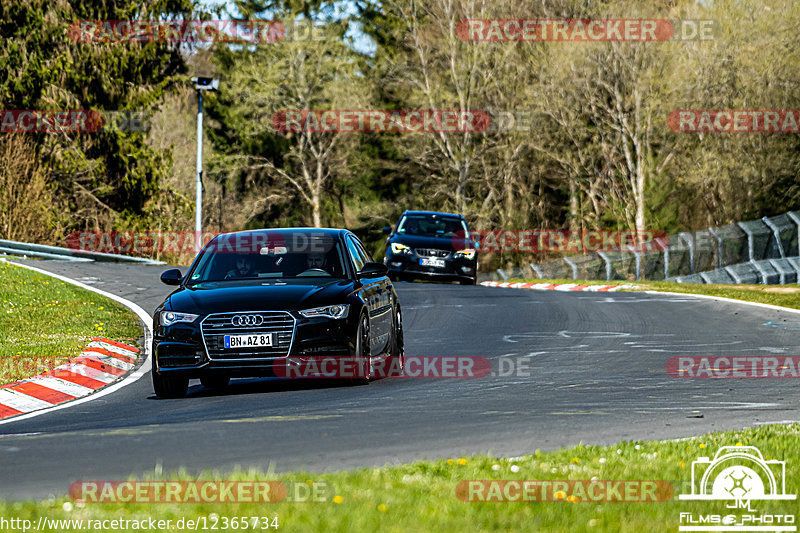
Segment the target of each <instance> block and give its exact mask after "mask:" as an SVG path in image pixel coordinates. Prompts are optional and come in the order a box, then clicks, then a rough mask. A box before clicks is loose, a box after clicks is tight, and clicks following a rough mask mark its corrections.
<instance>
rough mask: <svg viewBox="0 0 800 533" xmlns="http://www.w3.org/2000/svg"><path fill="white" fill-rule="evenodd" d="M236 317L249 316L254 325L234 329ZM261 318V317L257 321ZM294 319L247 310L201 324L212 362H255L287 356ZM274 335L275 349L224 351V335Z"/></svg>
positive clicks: (210, 317)
mask: <svg viewBox="0 0 800 533" xmlns="http://www.w3.org/2000/svg"><path fill="white" fill-rule="evenodd" d="M234 317H246V318H245V320H244V322H247V321H248V319H249V321H250V322H251V323H252V324H256V323H257V324H258V325H238V326H234V325H233V323H232V320H233V318H234ZM257 317H260V318H257ZM295 323H296V320H295V318H294V317H293V316H292V315H291V314H289V313H288V312H286V311H248V312H241V313H215V314H211V315H208V316H207V317H206V318H205V319H203V321H202V322H201V323H200V331H201V333H202V334H203V343H204V344H205V347H206V352H207V353H208V358H209V359H211V360H212V361H242V360H244V361H252V360H268V359H275V358H278V357H286V356H287V355H289V350H290V349H291V347H292V340H293V338H294V331H295ZM264 333H272V334H273V343H274V345H273V346H257V347H255V346H253V347H240V348H232V349H231V348H228V349H226V348H225V335H259V334H264Z"/></svg>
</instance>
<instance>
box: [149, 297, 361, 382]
mask: <svg viewBox="0 0 800 533" xmlns="http://www.w3.org/2000/svg"><path fill="white" fill-rule="evenodd" d="M352 311H353V310H352V309H351V313H350V314H349V315H348V317H346V318H343V319H338V320H336V319H329V318H304V317H302V316H300V315H299V314H297V313H295V312H291V313H290V314H291V315H292V318H293V319H294V324H293V327H292V330H291V334H290V336H288V338H287V336H286V335H284V334H280V335H283V336H281V337H280V341H279V343H278V344H279V345H281V344H286V345H287V349H285V350H280V352H279V353H276V351H273V353H243V352H242V351H241V350H238V349H229V350H226V351H221V350H220V346H219V344H215V342H216V341H215V339H214V338H213V337H221V336H222V335H223V334H225V333H228V331H210V330H209V329H207V328H205V327H203V329H202V330H201V326H203V325H204V324H205V323H206V320H207V318H208V317H201V318H199V319H198V320H197V321H196V323H192V324H176V325H173V326H169V327H163V326H158V327H156V330H155V335H154V338H153V370H154V371H156V372H159V373H160V374H169V375H172V376H184V377H188V378H191V379H194V378H202V377H204V376H209V375H215V376H217V375H227V376H232V377H234V376H238V377H246V376H272V375H274V372H273V368H274V367H275V366H277V365H282V364H284V363H285V361H286V359H287V358H289V357H295V356H310V355H314V356H321V355H325V356H352V355H353V354H354V353H355V332H356V329H357V327H358V322H357V319H358V313H355V315H356V316H355V318H354V317H353V312H352ZM239 333H244V332H239ZM215 348H216V349H215ZM222 350H224V348H222Z"/></svg>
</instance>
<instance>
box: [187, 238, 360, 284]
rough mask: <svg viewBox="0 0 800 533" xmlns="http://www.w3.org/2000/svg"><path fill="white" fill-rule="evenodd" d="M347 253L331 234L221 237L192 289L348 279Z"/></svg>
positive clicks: (207, 252)
mask: <svg viewBox="0 0 800 533" xmlns="http://www.w3.org/2000/svg"><path fill="white" fill-rule="evenodd" d="M344 257H345V256H344V251H343V249H342V246H341V245H340V243H339V241H338V240H337V239H336V238H335V237H332V236H330V235H327V234H314V233H282V234H274V233H269V234H268V233H266V232H262V233H258V232H252V233H246V234H229V235H220V236H218V237H216V238H214V240H212V241H211V242H209V243H208V245H207V246H206V247H205V248H204V249H203V251H202V252H201V255H200V257H199V259H198V260H197V262H196V264H195V266H194V268H193V269H192V270H191V271H190V272H189V274H188V279H189V281H188V283H187V284H188V285H196V284H198V283H204V282H212V281H213V282H219V281H239V280H254V279H287V278H313V277H319V278H344V277H346V272H347V271H346V270H345V268H344V265H345V261H344Z"/></svg>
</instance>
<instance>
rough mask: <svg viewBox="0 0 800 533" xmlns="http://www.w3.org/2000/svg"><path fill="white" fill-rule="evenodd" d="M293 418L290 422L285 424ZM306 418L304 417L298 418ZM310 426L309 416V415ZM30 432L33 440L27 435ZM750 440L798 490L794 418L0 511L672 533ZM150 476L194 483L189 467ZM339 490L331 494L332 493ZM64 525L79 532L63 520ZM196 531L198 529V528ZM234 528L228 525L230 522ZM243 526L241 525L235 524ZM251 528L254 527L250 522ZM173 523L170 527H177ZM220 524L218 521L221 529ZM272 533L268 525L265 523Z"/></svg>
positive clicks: (307, 527) (709, 509)
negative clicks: (646, 495) (498, 496)
mask: <svg viewBox="0 0 800 533" xmlns="http://www.w3.org/2000/svg"><path fill="white" fill-rule="evenodd" d="M287 423H290V422H287ZM304 423H309V422H304ZM311 423H312V424H313V422H311ZM30 438H36V437H30ZM737 444H741V445H744V446H756V447H758V448H759V449H760V450H761V452H762V453H763V454H764V456H765V459H767V460H769V459H779V460H786V461H787V463H788V464H787V468H786V474H787V478H786V492H787V494H797V493H798V486H800V476H798V475H797V468H796V465H797V463H798V460H800V425H798V424H794V425H786V426H763V427H759V428H755V429H747V430H743V431H735V432H726V433H714V434H710V435H705V436H702V437H698V438H692V439H685V440H679V441H670V442H625V443H622V444H618V445H614V446H603V447H600V446H577V447H573V448H569V449H564V450H559V451H556V452H549V453H531V454H529V455H525V456H522V457H517V458H513V459H498V458H493V457H487V456H483V457H465V458H460V457H453V458H451V459H447V460H440V461H423V462H416V463H412V464H409V465H401V466H388V467H384V468H369V469H360V470H354V471H346V472H335V473H327V474H320V475H318V474H307V473H292V474H278V475H276V474H271V475H268V474H264V473H256V472H252V471H250V472H238V473H236V474H234V475H225V476H222V475H219V474H217V473H214V472H206V473H204V474H202V475H201V476H199V479H200V480H219V479H226V480H234V479H235V480H259V481H265V480H278V481H282V482H284V484H285V485H287V486H290V483H291V482H299V483H308V482H311V481H310V480H313V482H315V483H318V484H320V485H321V484H325V486H327V487H328V488H329V491H328V498H327V501H326V502H323V503H287V502H281V503H268V504H263V503H259V504H253V503H248V504H244V503H240V504H230V503H226V504H195V503H181V504H172V503H170V504H166V503H162V504H149V503H124V504H81V503H77V502H73V501H71V500H69V499H68V498H65V497H61V498H57V499H50V500H48V501H44V502H38V503H37V502H25V503H16V504H9V503H0V516H3V517H17V518H23V519H28V520H31V521H32V523H34V524H36V523H37V521H38V520H39V517H40V516H46V517H47V518H49V519H73V520H84V522H85V521H87V520H97V519H111V518H123V519H144V518H148V517H153V518H155V519H163V520H167V519H171V520H172V521H173V524H175V523H176V522H177V520H178V519H180V518H185V519H201V520H202V519H203V517H206V520H207V521H208V522H207V524H208V525H209V526H210V524H211V522H210V520H214V519H215V518H214V517H213V516H211V515H212V514H215V515H216V517H217V518H216V519H217V520H222V519H223V518H224V517H227V518H232V517H234V516H236V517H264V516H266V517H270V518H272V517H274V516H277V517H278V523H279V525H280V531H292V532H295V531H341V532H347V533H350V532H361V531H381V532H402V533H406V532H409V531H414V532H419V531H437V532H458V533H460V532H463V531H559V532H561V531H593V532H594V531H609V532H611V531H635V532H641V531H677V529H678V526H679V520H680V518H679V516H680V513H681V512H695V513H709V514H713V513H722V514H736V511H733V510H730V509H726V508H725V507H724V503H722V502H688V501H680V500H678V494H683V493H687V492H689V490H690V489H689V482H690V480H691V468H692V466H691V464H692V461H694V460H695V459H696V458H697V457H698V456H710V457H713V456H714V454H715V453H716V451H717V449H718V448H719V447H721V446H735V445H737ZM592 478H596V479H598V480H667V481H669V482H670V483H671V484H672V486H673V487H674V494H673V495H672V498H671V499H669V500H668V501H666V502H655V503H654V502H642V503H619V502H617V503H613V502H597V501H588V498H587V499H586V500H583V501H576V499H575V498H574V497H571V496H572V495H571V494H569V493H567V494H563V495H561V496H563V499H560V500H558V501H553V502H546V503H545V502H533V503H532V502H515V503H509V502H503V503H467V502H464V501H462V500H461V499H459V498H458V497H457V496H456V487H457V486H458V484H459V482H460V481H464V480H510V479H517V480H569V479H572V480H591V479H592ZM152 479H169V480H197V479H198V477H197V476H189V475H187V474H185V473H176V474H173V475H166V476H160V477H158V478H152ZM334 495H335V496H334ZM754 503H755V505H754V506H753V508H754V509H757V513H756V514H761V513H773V514H791V513H796V512H797V502H796V501H771V502H767V501H758V502H754ZM60 527H61V529H60V531H77V530H78V529H77V528H75V527H72V528H70V527H68V526H64V525H63V524H62V525H61V526H60ZM199 529H201V530H202V527H200V528H199ZM230 529H232V528H230ZM240 529H241V528H240ZM251 529H252V528H251ZM173 530H175V529H174V527H173ZM220 530H222V528H221V527H220ZM271 530H273V531H274V529H271Z"/></svg>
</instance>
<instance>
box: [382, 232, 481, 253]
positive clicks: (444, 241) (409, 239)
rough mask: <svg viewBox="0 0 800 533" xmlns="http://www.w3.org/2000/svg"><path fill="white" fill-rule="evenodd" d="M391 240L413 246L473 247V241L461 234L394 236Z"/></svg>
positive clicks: (450, 248) (448, 248)
mask: <svg viewBox="0 0 800 533" xmlns="http://www.w3.org/2000/svg"><path fill="white" fill-rule="evenodd" d="M390 242H396V243H400V244H405V245H406V246H410V247H412V248H437V249H439V250H463V249H464V248H472V247H473V245H472V242H471V241H470V240H469V239H465V238H463V237H460V236H455V237H423V236H419V235H401V234H396V235H394V236H392V238H391V239H390Z"/></svg>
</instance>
